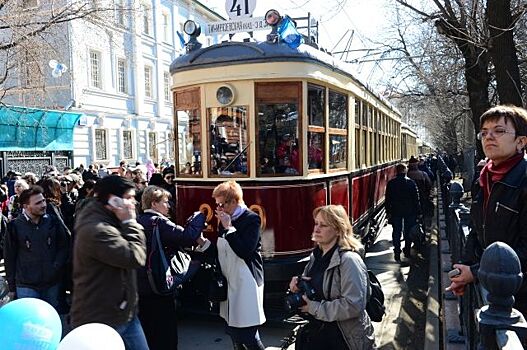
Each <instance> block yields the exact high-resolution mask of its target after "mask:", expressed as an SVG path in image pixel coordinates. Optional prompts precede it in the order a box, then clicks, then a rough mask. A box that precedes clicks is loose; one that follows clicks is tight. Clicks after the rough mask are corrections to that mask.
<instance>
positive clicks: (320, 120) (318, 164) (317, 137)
mask: <svg viewBox="0 0 527 350" xmlns="http://www.w3.org/2000/svg"><path fill="white" fill-rule="evenodd" d="M307 99H308V103H307V115H308V118H309V127H308V129H309V131H308V133H307V139H308V141H307V142H308V149H307V163H308V169H309V170H323V168H324V154H325V147H324V144H325V142H324V132H325V128H324V127H325V125H326V89H325V88H324V87H322V86H317V85H313V84H309V85H308V92H307Z"/></svg>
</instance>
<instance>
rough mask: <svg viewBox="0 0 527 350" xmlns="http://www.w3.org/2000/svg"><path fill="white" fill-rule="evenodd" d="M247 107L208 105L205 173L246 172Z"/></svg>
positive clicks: (227, 173) (235, 173)
mask: <svg viewBox="0 0 527 350" xmlns="http://www.w3.org/2000/svg"><path fill="white" fill-rule="evenodd" d="M247 109H248V108H247V107H246V106H235V107H219V108H209V109H208V125H209V126H210V128H209V147H210V148H209V154H210V163H209V164H210V166H209V175H211V176H214V175H236V176H239V175H248V169H247V164H248V162H247V154H248V153H249V151H248V147H247V145H248V143H247V139H248V130H247Z"/></svg>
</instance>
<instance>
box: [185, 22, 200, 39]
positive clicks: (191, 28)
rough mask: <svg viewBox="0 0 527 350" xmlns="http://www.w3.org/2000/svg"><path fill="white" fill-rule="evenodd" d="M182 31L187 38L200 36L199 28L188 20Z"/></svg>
mask: <svg viewBox="0 0 527 350" xmlns="http://www.w3.org/2000/svg"><path fill="white" fill-rule="evenodd" d="M183 31H184V32H185V34H187V35H189V36H191V37H192V36H194V37H197V36H199V35H200V34H201V27H200V26H199V24H197V23H196V22H194V21H193V20H190V19H189V20H188V21H186V22H185V24H183Z"/></svg>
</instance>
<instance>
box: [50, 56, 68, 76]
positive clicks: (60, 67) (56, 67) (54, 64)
mask: <svg viewBox="0 0 527 350" xmlns="http://www.w3.org/2000/svg"><path fill="white" fill-rule="evenodd" d="M48 64H49V67H50V68H51V69H53V70H52V71H51V76H52V77H53V78H59V77H61V76H62V74H64V73H66V71H67V70H68V67H66V65H65V64H62V63H60V62H59V61H57V60H50V61H49V63H48Z"/></svg>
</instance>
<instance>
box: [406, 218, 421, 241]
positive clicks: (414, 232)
mask: <svg viewBox="0 0 527 350" xmlns="http://www.w3.org/2000/svg"><path fill="white" fill-rule="evenodd" d="M424 237H425V231H424V230H423V226H422V225H421V224H420V223H418V222H417V223H415V224H414V225H413V226H412V227H410V229H409V230H408V239H409V240H410V242H414V243H421V242H422V241H423V240H424Z"/></svg>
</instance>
